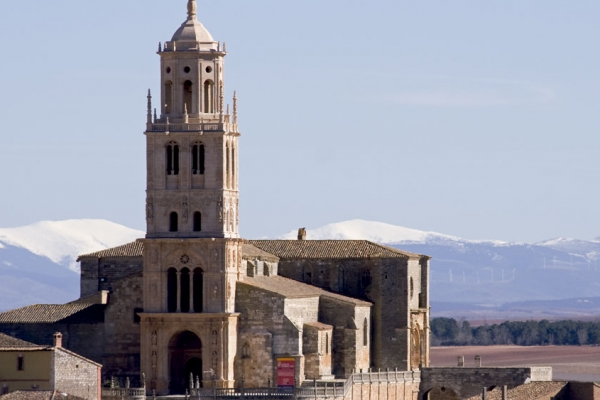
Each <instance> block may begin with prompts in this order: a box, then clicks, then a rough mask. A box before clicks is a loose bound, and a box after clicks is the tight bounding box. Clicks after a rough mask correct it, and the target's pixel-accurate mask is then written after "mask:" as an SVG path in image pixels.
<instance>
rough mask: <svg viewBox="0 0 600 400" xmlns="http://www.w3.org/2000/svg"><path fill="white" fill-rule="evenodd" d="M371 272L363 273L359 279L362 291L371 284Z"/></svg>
mask: <svg viewBox="0 0 600 400" xmlns="http://www.w3.org/2000/svg"><path fill="white" fill-rule="evenodd" d="M372 281H373V280H372V278H371V272H370V271H363V273H362V276H361V277H360V284H361V286H362V288H363V289H366V288H367V287H368V286H369V285H370V284H371V282H372Z"/></svg>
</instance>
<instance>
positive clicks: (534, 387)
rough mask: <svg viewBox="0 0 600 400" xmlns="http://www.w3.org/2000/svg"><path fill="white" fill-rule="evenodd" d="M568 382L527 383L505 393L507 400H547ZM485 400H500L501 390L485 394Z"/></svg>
mask: <svg viewBox="0 0 600 400" xmlns="http://www.w3.org/2000/svg"><path fill="white" fill-rule="evenodd" d="M568 383H569V382H554V381H548V382H529V383H525V384H523V385H519V386H517V387H515V388H512V389H509V390H508V392H507V395H508V400H523V399H527V400H536V399H539V398H544V399H547V398H549V396H553V395H554V394H556V393H558V392H559V391H560V390H561V389H562V388H564V387H565V386H567V384H568ZM486 399H487V400H502V388H501V387H496V388H494V390H491V391H489V392H487V393H486ZM467 400H481V395H477V396H473V397H469V398H468V399H467Z"/></svg>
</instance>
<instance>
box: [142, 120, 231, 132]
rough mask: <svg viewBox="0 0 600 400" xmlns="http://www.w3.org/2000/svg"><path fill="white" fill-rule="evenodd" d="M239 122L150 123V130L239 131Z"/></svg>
mask: <svg viewBox="0 0 600 400" xmlns="http://www.w3.org/2000/svg"><path fill="white" fill-rule="evenodd" d="M237 129H238V128H237V124H231V123H227V122H223V123H206V124H205V123H203V124H180V123H177V124H164V123H160V124H149V126H148V131H149V132H198V131H201V132H215V131H217V132H222V131H226V132H237Z"/></svg>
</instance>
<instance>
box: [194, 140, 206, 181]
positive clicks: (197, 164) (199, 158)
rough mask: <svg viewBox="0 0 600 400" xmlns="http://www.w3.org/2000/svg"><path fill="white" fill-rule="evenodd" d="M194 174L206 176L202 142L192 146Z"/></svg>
mask: <svg viewBox="0 0 600 400" xmlns="http://www.w3.org/2000/svg"><path fill="white" fill-rule="evenodd" d="M192 174H194V175H203V174H204V144H202V143H200V142H197V143H194V144H193V146H192Z"/></svg>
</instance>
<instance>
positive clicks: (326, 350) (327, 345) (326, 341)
mask: <svg viewBox="0 0 600 400" xmlns="http://www.w3.org/2000/svg"><path fill="white" fill-rule="evenodd" d="M325 354H329V333H326V334H325Z"/></svg>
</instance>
